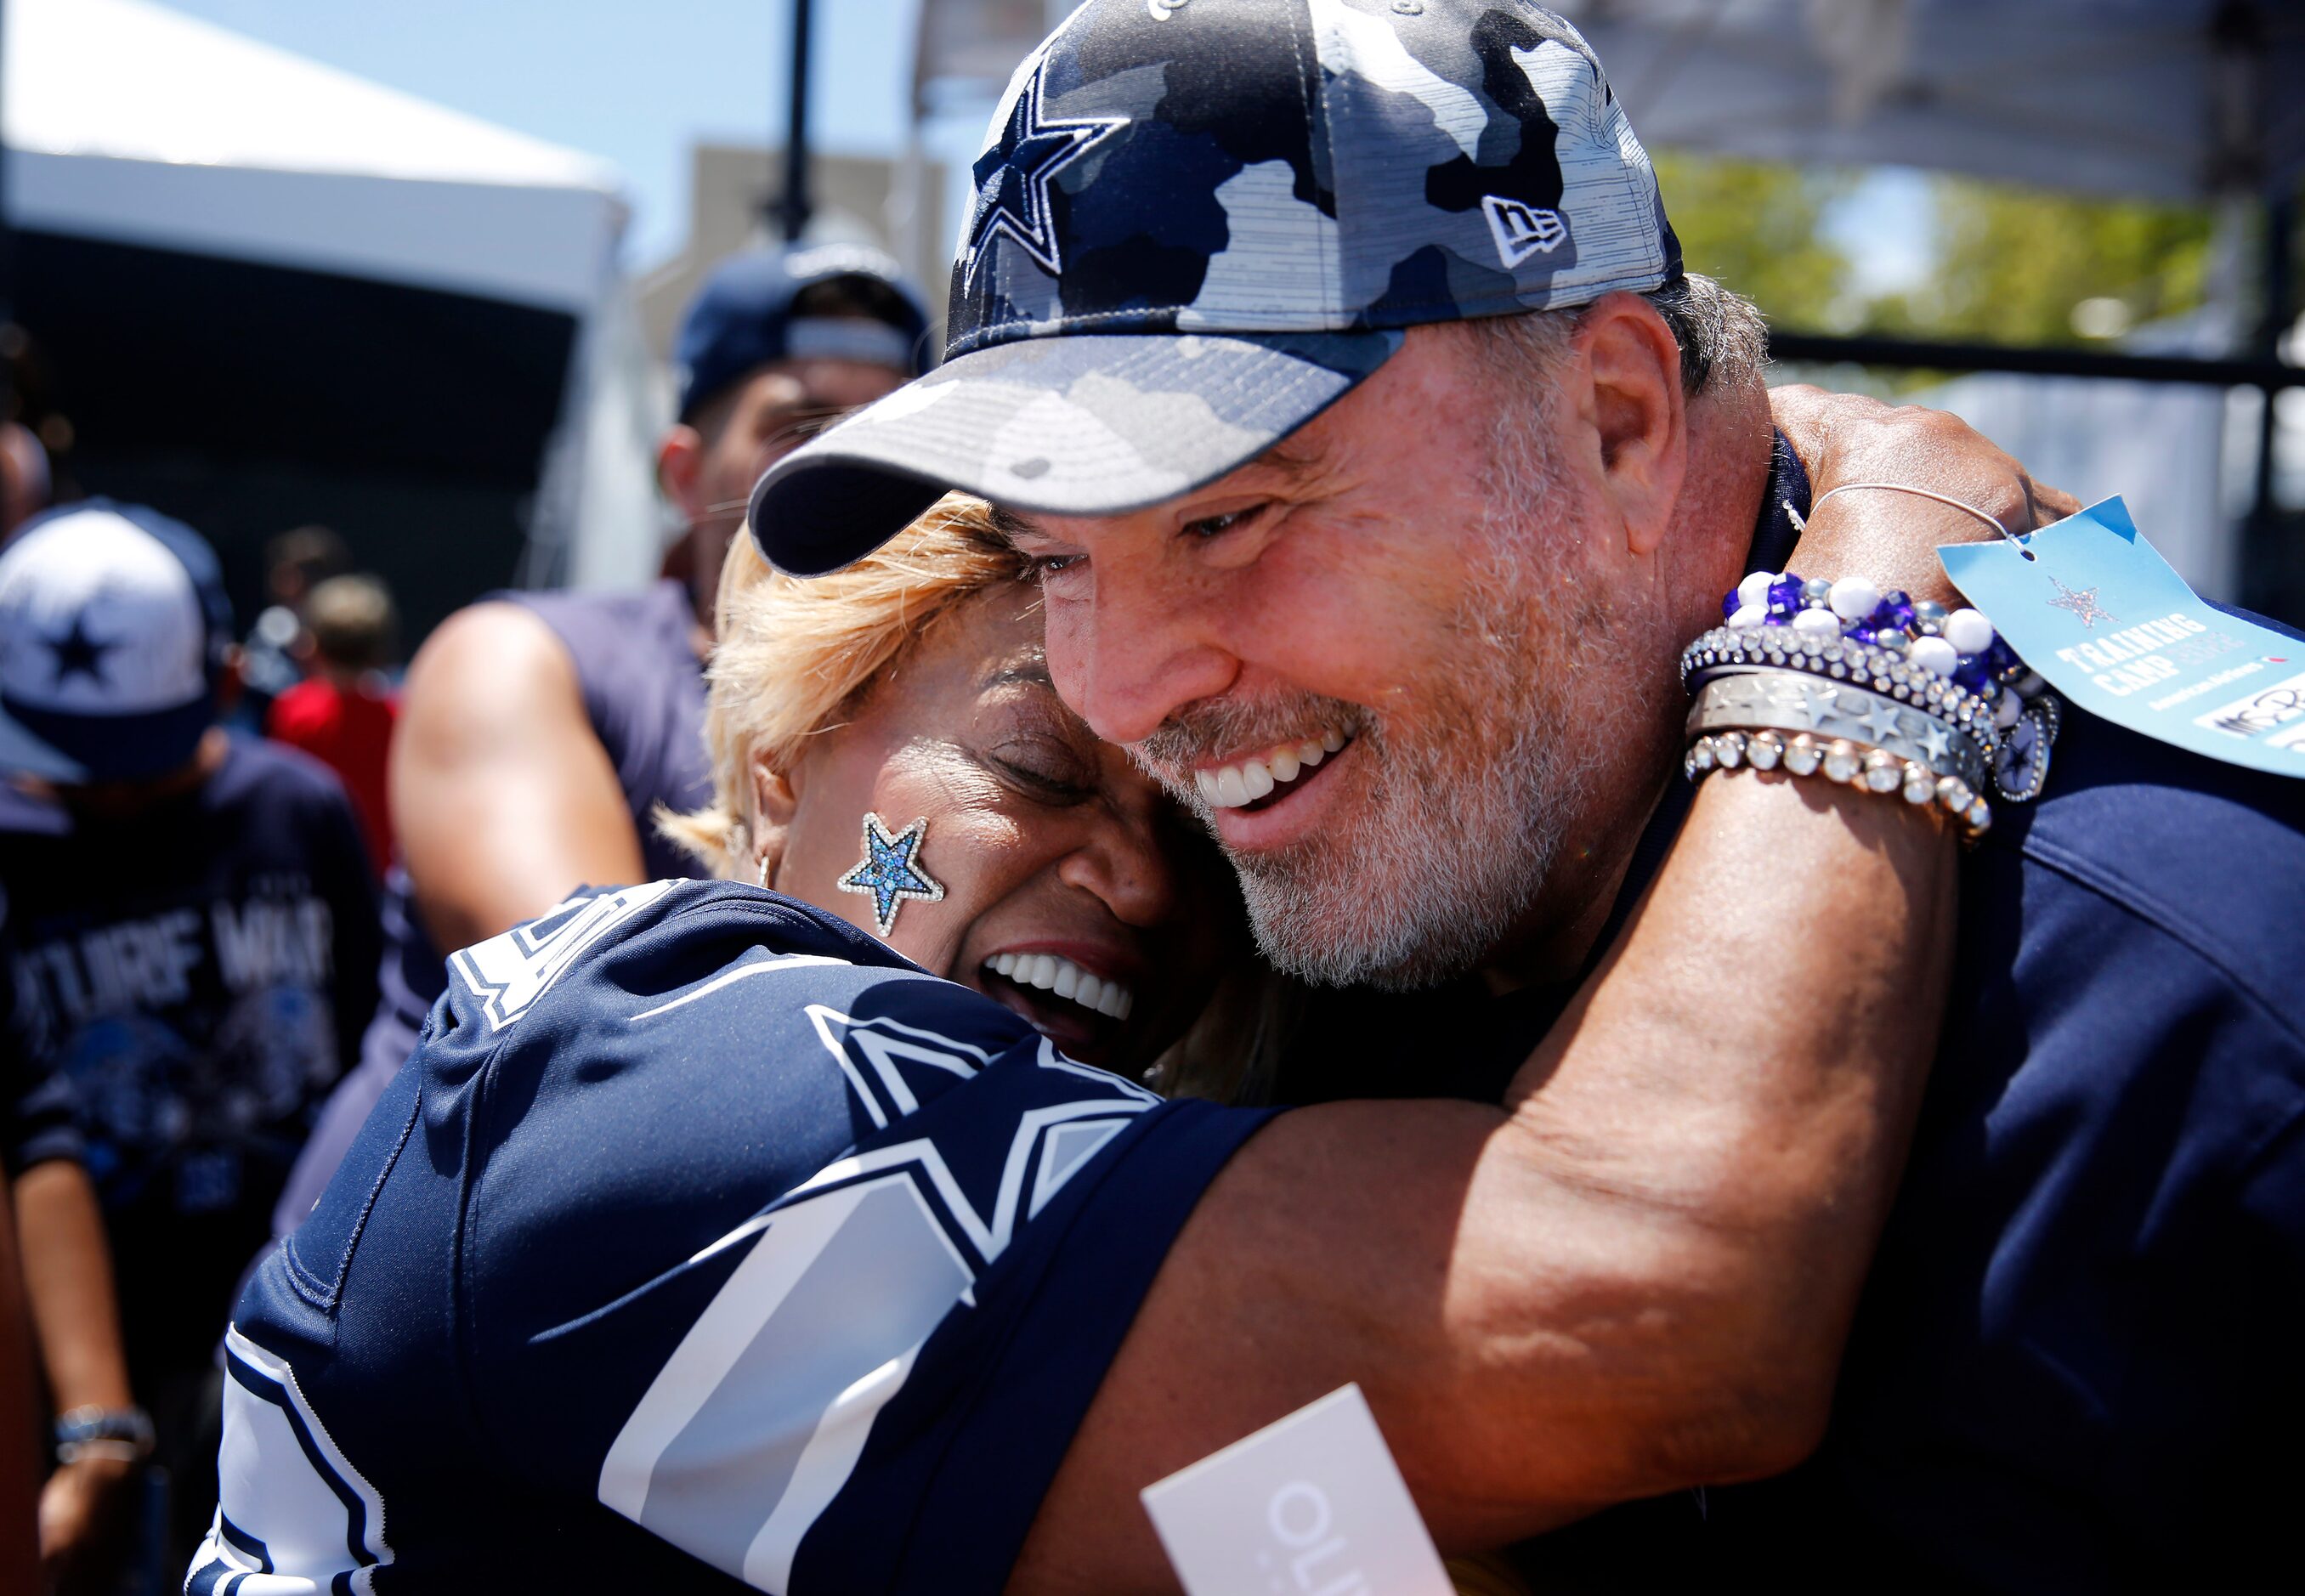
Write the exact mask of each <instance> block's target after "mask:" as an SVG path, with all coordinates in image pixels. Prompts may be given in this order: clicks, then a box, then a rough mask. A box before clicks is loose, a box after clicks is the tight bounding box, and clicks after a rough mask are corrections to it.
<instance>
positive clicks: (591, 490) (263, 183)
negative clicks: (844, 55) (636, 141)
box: [0, 0, 664, 586]
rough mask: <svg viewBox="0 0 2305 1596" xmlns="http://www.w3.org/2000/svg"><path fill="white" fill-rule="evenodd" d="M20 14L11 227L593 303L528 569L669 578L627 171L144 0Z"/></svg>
mask: <svg viewBox="0 0 2305 1596" xmlns="http://www.w3.org/2000/svg"><path fill="white" fill-rule="evenodd" d="M5 21H6V35H5V40H4V45H0V49H4V62H5V77H4V81H0V114H4V131H5V140H6V144H7V166H6V171H5V181H4V202H5V215H6V218H7V220H8V222H9V223H11V224H12V225H14V226H15V227H17V228H20V229H21V230H23V231H25V232H26V233H34V234H53V235H58V236H62V237H65V238H72V239H87V240H92V241H98V242H102V243H106V244H117V245H126V246H134V247H140V248H143V249H150V250H167V251H173V252H175V253H177V254H179V255H183V256H191V257H208V258H214V259H222V260H226V261H233V262H242V263H247V264H250V265H251V266H255V267H285V268H290V269H292V270H296V271H302V272H311V273H319V274H325V275H327V276H332V277H336V278H343V279H354V280H359V281H363V282H370V283H377V284H389V285H392V286H395V287H404V288H409V289H416V290H429V291H435V292H438V293H448V294H455V295H461V296H465V297H467V298H469V299H472V300H477V301H489V302H494V303H498V304H503V305H507V306H513V307H521V308H525V309H527V310H541V311H547V312H550V313H553V314H555V315H561V316H566V317H569V318H573V319H574V321H575V323H576V324H577V327H576V335H575V337H574V342H573V344H572V345H571V347H572V350H573V354H572V357H571V360H570V363H569V367H568V370H567V373H566V384H565V386H564V388H563V390H562V397H561V400H560V419H559V423H558V426H557V429H556V430H555V432H554V435H553V437H552V438H551V440H550V442H549V445H548V446H547V447H546V448H545V450H544V451H543V458H541V459H539V460H537V461H536V463H535V467H536V471H537V473H538V474H537V476H536V477H534V478H532V479H531V480H532V481H534V482H535V486H536V497H535V500H534V504H535V509H534V513H533V514H532V515H531V516H530V517H529V527H528V535H529V539H530V541H529V548H528V554H527V556H526V557H525V559H524V560H523V573H524V577H525V579H527V580H533V581H573V582H579V583H583V584H585V585H617V586H622V585H630V584H632V583H634V582H639V581H642V580H645V579H646V578H647V577H649V576H650V575H652V574H653V573H654V571H655V567H656V562H657V557H658V554H659V538H660V531H661V511H660V509H659V506H658V505H657V502H656V500H655V497H654V488H653V480H652V464H651V462H652V454H653V447H654V443H655V437H654V435H655V431H656V429H657V428H658V426H659V425H660V423H661V419H662V418H661V415H660V413H659V412H660V411H661V410H662V409H663V408H664V407H663V403H662V401H661V397H660V395H659V394H658V393H657V391H656V389H657V387H658V386H659V385H658V384H657V383H656V382H655V380H654V378H653V375H652V373H651V369H650V365H649V361H648V360H647V356H646V352H645V350H644V349H643V348H642V345H641V344H640V341H639V335H638V332H637V330H636V327H635V324H634V318H633V316H632V312H631V307H630V304H629V291H628V286H627V284H626V283H625V278H624V276H623V272H622V269H621V264H620V262H619V259H618V250H619V245H620V242H621V240H622V237H623V233H624V228H625V221H626V214H627V213H626V208H625V202H624V200H623V198H622V196H621V194H620V192H619V183H618V179H617V174H615V172H614V171H613V170H612V169H611V168H609V167H608V166H606V165H605V164H603V163H602V162H600V161H599V160H597V159H595V158H594V157H591V156H588V155H584V154H582V153H580V152H578V151H574V150H570V149H561V148H559V147H557V146H555V145H551V144H548V143H545V142H543V141H541V140H536V139H532V138H529V137H527V136H526V135H523V134H521V133H516V132H510V131H508V130H506V129H504V128H499V127H496V126H493V125H491V124H490V123H485V122H482V121H480V120H479V119H477V118H474V117H471V116H466V115H462V114H460V113H457V112H454V111H450V110H447V109H444V108H442V107H440V106H433V105H430V104H428V103H426V102H425V101H423V100H421V99H417V98H413V97H412V96H409V95H406V94H402V93H399V92H397V91H396V90H393V89H386V88H383V87H380V86H378V85H377V84H374V83H370V82H367V81H362V80H361V79H360V78H357V77H354V76H353V75H351V74H349V73H346V72H339V71H336V70H335V69H334V68H331V67H327V66H323V65H320V64H316V63H313V62H310V61H306V60H303V59H302V58H300V57H298V56H295V55H290V54H288V53H286V52H285V51H282V50H278V49H275V48H273V47H270V46H268V45H264V44H261V43H259V42H257V41H255V40H252V39H249V38H242V37H241V36H239V35H237V34H234V33H232V32H229V31H227V30H224V29H221V28H217V27H215V26H213V25H211V24H209V23H207V22H203V21H197V20H195V19H192V18H190V17H186V16H183V15H182V14H180V13H175V12H172V11H168V10H166V9H165V8H163V7H161V6H159V5H155V4H147V3H146V0H7V4H6V6H5ZM33 330H34V331H35V333H36V334H37V333H38V332H39V331H40V329H39V328H38V327H35V328H34V329H33ZM455 353H456V352H455V351H444V352H442V354H441V356H440V358H441V359H443V360H444V361H453V360H454V359H455ZM469 375H470V376H471V377H472V378H473V379H475V380H476V381H478V382H480V383H481V386H483V387H485V386H486V382H487V379H488V378H490V377H492V376H497V375H501V374H497V373H492V372H490V371H488V370H485V369H475V370H473V371H472V372H471V373H469Z"/></svg>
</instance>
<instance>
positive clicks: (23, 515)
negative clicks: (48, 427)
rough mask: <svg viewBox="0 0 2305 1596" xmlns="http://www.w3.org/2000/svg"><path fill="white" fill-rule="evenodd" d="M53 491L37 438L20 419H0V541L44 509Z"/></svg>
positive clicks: (43, 449) (45, 457)
mask: <svg viewBox="0 0 2305 1596" xmlns="http://www.w3.org/2000/svg"><path fill="white" fill-rule="evenodd" d="M53 497H55V480H54V478H53V477H52V475H51V473H50V471H49V469H48V452H47V449H45V448H43V447H42V446H41V445H40V440H39V438H38V437H37V436H36V435H35V434H34V433H33V431H32V429H30V428H29V427H27V426H25V425H24V424H23V423H22V422H21V421H9V422H5V423H0V541H4V540H5V539H8V538H9V537H11V536H13V534H14V532H15V531H16V529H17V528H18V527H20V526H21V525H23V524H24V522H27V521H30V519H31V518H32V517H33V516H35V515H37V514H39V513H40V512H41V511H43V510H45V509H47V507H48V504H49V501H50V500H51V499H52V498H53Z"/></svg>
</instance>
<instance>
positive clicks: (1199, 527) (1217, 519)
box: [1185, 505, 1264, 538]
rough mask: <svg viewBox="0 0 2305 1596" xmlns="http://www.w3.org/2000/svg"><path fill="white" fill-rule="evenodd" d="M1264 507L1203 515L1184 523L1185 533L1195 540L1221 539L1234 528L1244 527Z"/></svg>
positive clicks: (1260, 512)
mask: <svg viewBox="0 0 2305 1596" xmlns="http://www.w3.org/2000/svg"><path fill="white" fill-rule="evenodd" d="M1263 509H1264V506H1263V505H1251V506H1249V507H1248V508H1247V509H1246V510H1228V511H1226V512H1225V513H1224V514H1221V515H1204V516H1202V517H1201V518H1200V519H1199V520H1197V521H1188V522H1186V523H1185V531H1186V532H1187V535H1189V536H1191V537H1195V538H1221V537H1222V536H1224V534H1225V533H1227V532H1229V531H1232V530H1233V529H1235V528H1236V527H1239V526H1243V525H1246V523H1247V522H1251V521H1254V520H1255V518H1256V517H1257V516H1258V515H1259V514H1262V513H1263Z"/></svg>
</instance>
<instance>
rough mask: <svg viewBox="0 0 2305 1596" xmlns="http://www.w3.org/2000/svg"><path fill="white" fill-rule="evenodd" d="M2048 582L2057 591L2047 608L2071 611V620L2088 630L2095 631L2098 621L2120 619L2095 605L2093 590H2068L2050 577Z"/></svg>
mask: <svg viewBox="0 0 2305 1596" xmlns="http://www.w3.org/2000/svg"><path fill="white" fill-rule="evenodd" d="M2049 581H2050V582H2051V584H2052V585H2053V586H2054V587H2055V588H2056V590H2057V596H2056V597H2055V598H2054V599H2050V600H2049V607H2050V608H2051V609H2069V610H2071V611H2072V613H2073V618H2074V619H2075V620H2077V621H2079V622H2080V624H2082V625H2083V626H2084V627H2086V628H2087V629H2088V630H2089V631H2091V632H2094V631H2096V630H2097V623H2098V622H2099V621H2117V620H2119V619H2120V618H2121V617H2120V616H2118V615H2114V613H2113V612H2112V611H2111V610H2109V609H2106V608H2105V607H2102V606H2101V605H2099V604H2098V603H2097V590H2096V589H2095V588H2078V589H2077V588H2069V587H2067V586H2066V585H2065V584H2064V583H2063V582H2059V581H2057V579H2056V578H2055V577H2054V576H2052V577H2050V578H2049Z"/></svg>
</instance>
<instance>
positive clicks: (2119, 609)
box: [1937, 497, 2305, 777]
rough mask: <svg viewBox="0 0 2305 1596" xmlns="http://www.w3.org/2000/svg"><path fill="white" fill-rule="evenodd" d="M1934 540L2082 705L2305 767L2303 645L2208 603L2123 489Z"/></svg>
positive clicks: (2003, 626)
mask: <svg viewBox="0 0 2305 1596" xmlns="http://www.w3.org/2000/svg"><path fill="white" fill-rule="evenodd" d="M2025 546H2026V548H2029V549H2030V550H2031V551H2032V553H2033V554H2034V555H2035V556H2037V557H2035V558H2033V559H2027V558H2026V557H2025V556H2023V555H2021V554H2020V553H2019V552H2018V551H2017V549H2016V548H2013V547H2012V546H2011V545H2010V543H2009V542H2008V541H2007V540H2006V539H1995V540H1994V541H1992V542H1990V543H1960V544H1954V545H1952V546H1950V547H1948V548H1940V549H1938V550H1937V558H1938V559H1939V560H1940V561H1941V562H1943V564H1944V568H1945V574H1946V575H1948V576H1950V577H1952V581H1953V585H1954V586H1955V587H1957V588H1959V589H1960V590H1961V592H1962V593H1963V594H1964V595H1965V596H1966V597H1967V598H1968V599H1969V602H1970V603H1971V604H1974V605H1975V606H1977V607H1978V608H1979V609H1981V610H1983V611H1984V612H1985V613H1986V615H1988V616H1990V617H1991V618H1992V621H1993V624H1994V626H1995V629H1996V630H1998V631H1999V632H2000V633H2001V635H2002V637H2003V639H2004V640H2006V641H2007V642H2008V644H2009V646H2010V647H2011V648H2012V649H2016V650H2017V652H2018V653H2019V654H2020V656H2022V657H2023V658H2024V661H2025V663H2026V664H2028V665H2029V666H2032V667H2033V668H2034V669H2035V670H2037V671H2038V672H2040V673H2041V675H2044V676H2046V677H2047V678H2048V682H2049V685H2050V686H2052V687H2054V688H2055V689H2056V690H2057V691H2058V692H2061V693H2063V695H2064V696H2065V698H2066V699H2067V700H2070V701H2071V702H2072V703H2075V704H2078V705H2079V706H2080V707H2081V708H2082V709H2087V710H2088V711H2089V712H2090V713H2092V714H2095V715H2101V716H2103V717H2105V719H2107V720H2110V721H2113V722H2114V723H2115V724H2116V725H2119V726H2127V727H2128V728H2129V729H2130V730H2131V731H2133V732H2142V733H2144V734H2146V735H2147V736H2148V737H2158V738H2159V739H2160V740H2161V741H2162V742H2164V743H2174V744H2176V745H2177V746H2178V747H2179V748H2185V749H2190V750H2191V751H2193V752H2195V753H2203V754H2207V755H2208V756H2209V757H2210V758H2211V759H2213V760H2224V761H2225V762H2226V763H2227V764H2229V765H2247V766H2250V768H2254V769H2258V770H2270V771H2273V772H2275V774H2277V775H2281V776H2301V777H2305V643H2300V642H2299V641H2297V640H2296V639H2294V638H2291V637H2284V636H2283V635H2282V634H2281V633H2280V632H2275V631H2273V630H2271V629H2270V628H2268V627H2265V626H2258V625H2255V624H2251V623H2250V622H2248V621H2243V620H2240V619H2238V618H2236V617H2234V616H2233V615H2226V614H2224V612H2223V611H2221V610H2216V609H2212V608H2210V607H2209V606H2208V605H2207V604H2205V603H2203V602H2202V601H2201V599H2199V597H2198V596H2197V595H2196V594H2195V593H2194V591H2193V590H2192V589H2190V588H2189V587H2187V586H2186V585H2185V579H2184V578H2183V577H2182V576H2179V575H2178V574H2177V573H2176V572H2174V571H2173V570H2171V569H2170V568H2169V562H2168V561H2166V560H2165V559H2163V558H2162V557H2161V556H2159V555H2158V554H2156V553H2155V552H2154V550H2153V546H2152V545H2151V544H2149V543H2148V542H2147V541H2146V540H2145V539H2143V538H2142V537H2140V536H2139V535H2138V531H2137V525H2136V523H2135V522H2132V521H2131V520H2130V519H2129V509H2128V506H2126V505H2123V504H2122V502H2121V500H2120V499H2119V498H2117V497H2115V498H2109V499H2105V500H2104V501H2103V502H2101V503H2099V504H2095V505H2090V506H2089V507H2088V509H2086V510H2084V511H2082V512H2081V513H2080V514H2078V515H2075V516H2072V517H2070V518H2069V519H2067V520H2064V521H2061V522H2057V523H2056V524H2055V525H2054V526H2049V527H2044V528H2043V529H2042V530H2041V531H2037V532H2033V533H2030V534H2029V535H2028V536H2027V537H2026V539H2025Z"/></svg>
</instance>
